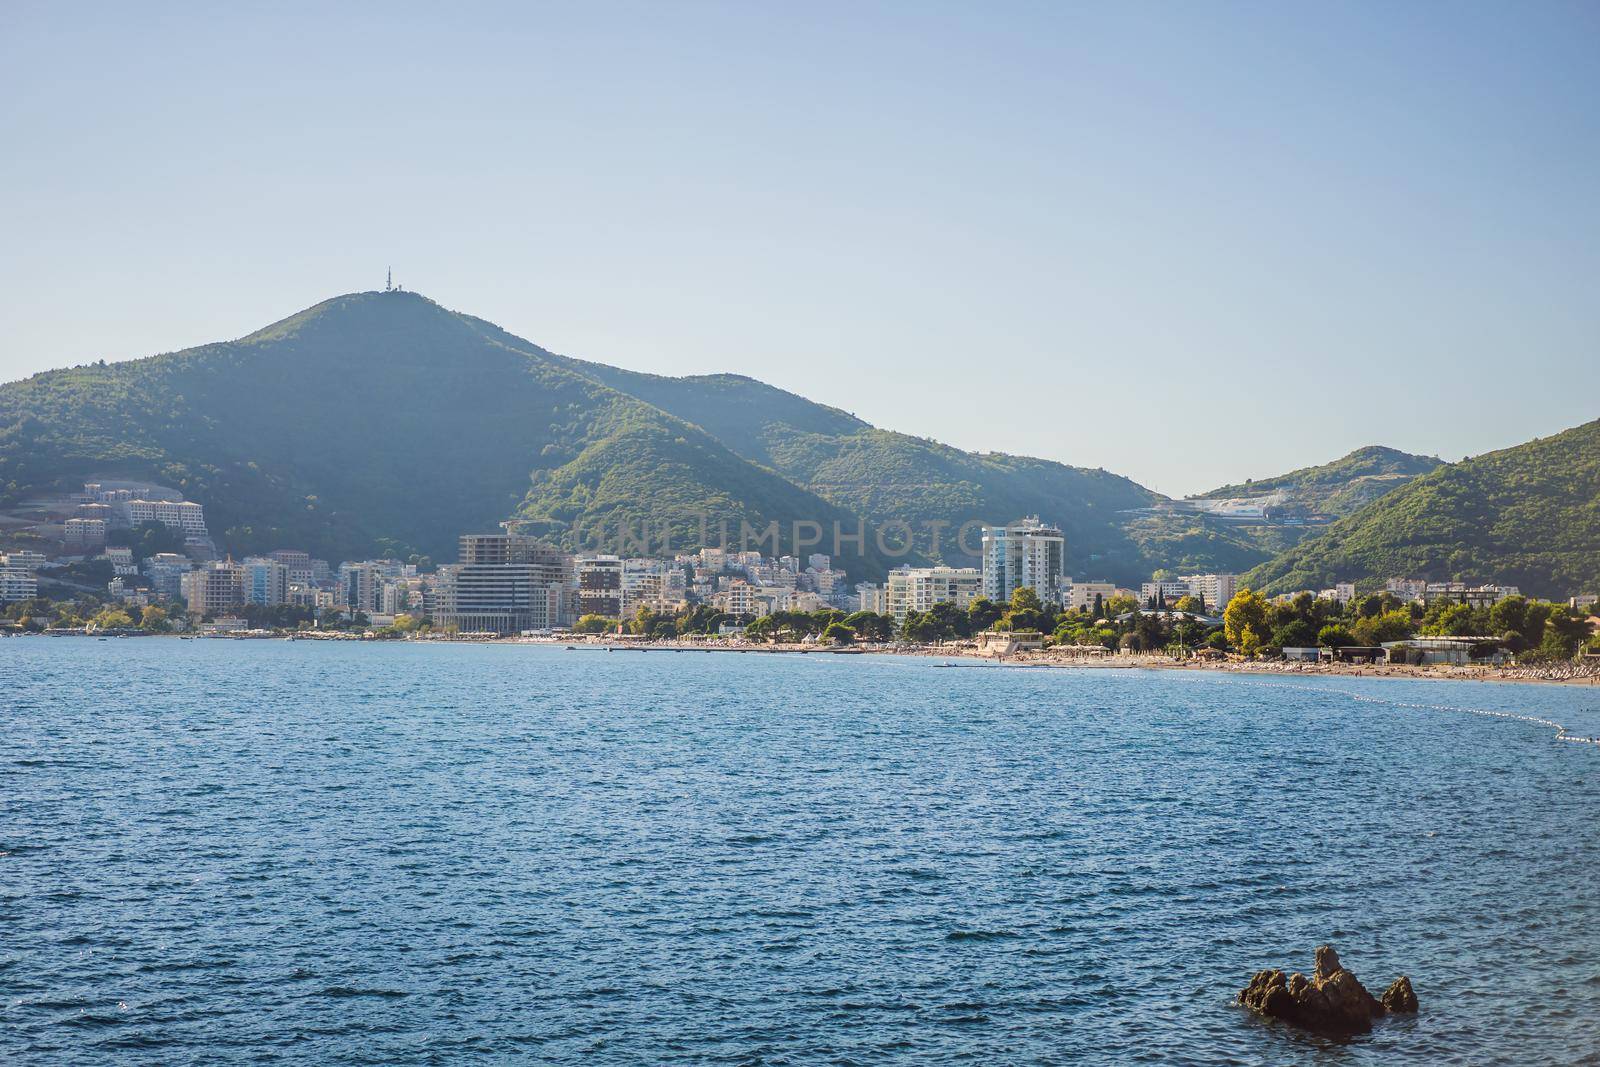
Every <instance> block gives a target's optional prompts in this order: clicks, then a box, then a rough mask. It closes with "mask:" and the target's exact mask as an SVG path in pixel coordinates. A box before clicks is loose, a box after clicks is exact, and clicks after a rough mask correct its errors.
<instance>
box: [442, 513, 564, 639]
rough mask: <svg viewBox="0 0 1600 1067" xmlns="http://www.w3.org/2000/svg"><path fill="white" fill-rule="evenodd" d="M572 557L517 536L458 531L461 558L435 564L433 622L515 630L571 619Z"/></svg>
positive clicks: (465, 628)
mask: <svg viewBox="0 0 1600 1067" xmlns="http://www.w3.org/2000/svg"><path fill="white" fill-rule="evenodd" d="M576 584H577V579H576V572H575V567H574V563H573V559H572V557H571V556H569V555H567V554H566V553H564V552H562V551H560V550H559V549H556V548H554V547H552V546H550V545H547V544H545V543H543V542H541V541H539V540H537V539H535V538H532V537H527V536H524V535H521V534H510V533H504V534H463V535H462V536H461V541H460V562H459V563H456V564H454V565H453V566H447V567H441V568H439V573H438V575H437V576H436V578H435V581H434V591H433V596H434V608H433V624H434V626H435V627H436V628H438V629H442V630H455V631H457V632H460V633H496V634H515V633H521V632H522V631H524V630H549V629H553V628H555V627H558V626H567V625H570V624H571V622H572V618H573V616H572V607H573V604H574V601H575V599H576V598H575V595H574V594H575V592H576Z"/></svg>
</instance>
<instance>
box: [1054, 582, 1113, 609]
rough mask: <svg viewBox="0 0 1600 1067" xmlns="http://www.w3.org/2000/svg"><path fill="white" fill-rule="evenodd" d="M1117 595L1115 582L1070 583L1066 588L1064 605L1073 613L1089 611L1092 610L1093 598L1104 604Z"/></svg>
mask: <svg viewBox="0 0 1600 1067" xmlns="http://www.w3.org/2000/svg"><path fill="white" fill-rule="evenodd" d="M1116 595H1117V586H1116V583H1115V582H1072V583H1071V584H1069V585H1068V586H1067V595H1066V597H1065V598H1064V599H1065V604H1066V606H1067V607H1068V608H1070V609H1071V610H1073V611H1090V610H1093V608H1094V602H1095V598H1096V597H1099V598H1100V603H1101V604H1104V603H1105V602H1106V601H1108V600H1110V599H1111V598H1112V597H1114V596H1116Z"/></svg>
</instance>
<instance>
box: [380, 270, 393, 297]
mask: <svg viewBox="0 0 1600 1067" xmlns="http://www.w3.org/2000/svg"><path fill="white" fill-rule="evenodd" d="M383 291H384V292H386V293H392V292H394V268H393V267H390V268H389V271H388V273H387V274H385V275H384V276H383Z"/></svg>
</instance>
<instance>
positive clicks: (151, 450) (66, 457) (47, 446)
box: [0, 292, 884, 573]
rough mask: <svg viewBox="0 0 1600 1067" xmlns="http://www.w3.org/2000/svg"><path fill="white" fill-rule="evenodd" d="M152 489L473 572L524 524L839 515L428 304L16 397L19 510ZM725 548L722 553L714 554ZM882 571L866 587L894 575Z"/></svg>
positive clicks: (114, 368) (231, 526)
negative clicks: (108, 487) (472, 560)
mask: <svg viewBox="0 0 1600 1067" xmlns="http://www.w3.org/2000/svg"><path fill="white" fill-rule="evenodd" d="M93 478H99V479H112V478H136V479H149V480H152V481H157V482H160V483H163V484H168V485H172V486H175V487H178V488H181V489H182V490H184V492H185V494H186V495H187V496H188V497H189V498H190V499H193V500H199V501H201V502H202V503H204V504H205V505H206V509H207V521H208V523H209V525H210V526H211V528H212V531H213V535H214V536H215V537H216V538H217V540H218V541H219V543H221V544H223V545H225V546H226V547H227V548H228V549H230V550H231V551H234V552H248V551H259V550H265V549H270V548H274V547H281V546H294V547H301V548H305V549H307V550H309V551H312V552H315V553H318V554H323V555H326V556H328V557H329V558H333V559H340V558H351V557H359V556H362V555H366V554H369V553H371V552H375V551H392V552H401V553H404V552H407V551H412V550H415V551H420V552H423V553H427V554H430V555H433V556H434V557H435V558H438V559H444V560H449V559H453V558H455V539H456V537H457V535H458V534H460V533H462V532H464V531H472V530H485V529H494V528H495V525H496V524H497V523H498V522H500V521H501V520H502V519H504V518H506V517H507V516H509V515H512V514H513V513H517V514H521V515H523V516H525V517H527V518H529V519H531V520H535V522H534V525H535V526H536V528H539V529H540V530H541V531H542V532H545V533H547V534H550V535H552V536H553V537H555V538H557V539H559V540H562V541H564V542H566V543H567V544H569V545H571V546H572V547H579V546H580V545H581V544H583V543H584V539H585V538H586V537H589V536H590V535H593V534H595V533H596V532H598V531H602V530H603V531H606V532H607V535H608V536H610V537H612V538H613V539H614V538H615V536H616V531H617V530H618V528H619V526H620V525H621V524H627V525H628V526H629V527H630V528H631V529H634V530H637V529H638V528H639V524H640V523H641V522H643V521H645V520H653V521H655V522H656V524H657V526H656V528H655V529H653V530H652V532H651V536H652V537H653V538H654V539H655V540H656V542H657V543H659V541H660V537H661V535H660V532H659V527H660V525H661V524H662V523H663V522H666V523H668V524H670V525H671V527H672V530H671V532H672V535H673V536H672V544H673V545H674V546H675V547H677V546H683V547H692V546H693V543H698V539H699V537H700V529H701V526H702V525H703V524H702V521H701V516H704V517H705V518H706V520H707V521H706V522H705V523H704V525H707V526H709V528H710V529H711V530H712V531H715V530H717V529H718V528H719V526H720V525H722V524H725V523H731V526H732V534H731V536H733V537H736V536H737V535H738V532H739V523H740V522H741V521H743V522H749V523H751V524H752V526H753V527H755V528H756V529H758V530H764V529H765V527H766V525H767V524H768V523H770V522H778V523H779V524H780V525H781V527H782V528H783V529H785V530H788V529H790V528H791V527H792V524H793V523H794V522H795V521H797V520H808V521H817V522H824V523H827V522H831V521H834V520H837V521H839V522H841V523H845V524H848V523H850V522H853V521H854V516H852V515H850V514H848V513H846V512H843V511H841V510H840V509H839V508H837V507H835V506H834V505H832V504H830V503H828V502H827V501H824V500H822V499H820V498H818V497H816V496H814V495H813V494H811V493H808V492H806V491H805V490H804V489H801V488H800V487H798V486H796V485H794V484H792V483H791V482H789V481H787V480H785V479H784V478H782V477H780V476H778V475H776V474H774V473H773V472H771V471H768V470H765V469H762V468H760V467H758V466H756V465H754V464H751V463H749V462H747V461H745V460H743V459H741V458H740V457H738V456H737V455H735V454H733V453H732V452H731V451H729V450H728V449H727V448H726V447H725V446H723V445H722V444H721V443H719V442H718V441H716V440H715V439H713V438H712V437H711V436H710V435H708V434H706V433H705V432H704V431H702V430H700V429H698V428H696V427H694V426H691V425H690V424H688V423H686V422H684V421H683V420H681V419H678V418H675V417H673V416H672V415H669V414H667V413H666V412H663V411H661V410H660V409H659V408H656V407H654V406H652V405H650V404H648V403H645V402H644V401H642V400H639V399H636V398H634V397H630V396H626V395H624V394H622V393H619V392H617V391H616V390H614V389H611V388H609V387H607V386H605V385H603V384H601V383H600V382H598V381H595V380H594V379H593V378H590V377H587V376H585V375H583V374H580V373H577V372H575V371H574V370H572V369H571V368H569V367H568V366H567V365H565V364H564V363H563V362H561V361H557V360H554V359H547V358H541V356H540V355H539V354H538V351H537V350H535V349H533V348H532V346H526V345H523V346H519V347H517V348H512V347H508V346H507V345H505V344H503V343H501V342H500V341H499V340H497V339H495V338H494V337H492V336H489V335H488V334H486V332H485V331H484V330H482V329H480V328H479V327H478V325H477V324H476V323H475V322H474V321H473V320H470V319H467V318H465V317H463V316H460V315H456V314H454V313H452V312H449V311H446V310H445V309H443V308H441V307H439V306H438V305H437V304H434V303H433V302H432V301H429V300H427V299H425V298H423V297H420V296H417V295H415V294H411V293H398V292H394V293H359V294H353V295H350V296H343V297H338V298H335V299H333V300H329V301H326V302H325V303H322V304H318V305H317V306H316V307H313V308H310V309H308V310H307V311H304V312H302V313H300V314H298V315H295V316H292V317H291V318H288V319H285V320H283V321H282V322H279V323H276V324H274V325H272V326H269V327H267V328H266V329H264V330H261V331H259V332H257V333H254V334H251V335H250V336H248V337H245V338H243V339H241V340H238V341H232V342H227V343H223V344H212V345H205V346H202V347H200V348H194V349H189V350H187V351H183V352H174V353H169V354H166V355H161V356H154V357H151V358H148V359H141V360H134V361H131V362H127V363H114V364H109V365H107V364H97V365H92V366H85V367H77V368H73V369H71V370H61V371H52V372H48V373H44V374H39V375H35V376H34V377H32V378H29V379H27V380H25V381H21V382H14V383H11V384H8V385H5V386H3V387H0V504H6V503H15V502H17V501H19V500H21V499H23V498H25V497H28V496H31V495H37V494H39V493H40V492H43V491H47V490H50V489H67V488H71V487H72V486H74V485H75V484H76V483H78V482H81V481H83V480H85V479H93ZM713 540H714V538H713ZM869 555H871V556H872V558H870V559H869V560H868V561H866V562H865V564H864V566H863V568H862V573H872V572H875V571H881V570H882V569H883V566H884V561H883V560H882V559H881V557H878V556H876V555H875V554H872V553H870V552H869Z"/></svg>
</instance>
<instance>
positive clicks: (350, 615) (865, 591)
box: [0, 482, 1600, 675]
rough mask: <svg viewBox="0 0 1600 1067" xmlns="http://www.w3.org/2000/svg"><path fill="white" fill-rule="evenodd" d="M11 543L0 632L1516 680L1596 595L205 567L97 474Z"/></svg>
mask: <svg viewBox="0 0 1600 1067" xmlns="http://www.w3.org/2000/svg"><path fill="white" fill-rule="evenodd" d="M29 518H30V519H31V520H32V521H31V522H29V523H28V524H26V525H23V524H21V523H18V522H16V521H15V520H13V522H12V525H11V526H10V527H8V528H7V529H6V531H5V533H6V536H7V541H6V543H7V544H10V545H13V546H18V547H11V548H9V549H7V550H5V551H4V552H3V553H0V634H5V635H8V636H10V635H15V636H22V635H29V634H52V635H97V636H134V635H147V634H155V633H178V634H183V635H188V636H224V637H262V636H295V637H306V638H323V639H346V640H348V639H383V638H405V639H412V640H421V639H429V640H440V639H452V640H495V639H520V640H578V639H583V640H586V641H590V642H592V641H596V640H598V641H619V642H625V643H630V644H639V643H641V642H658V643H659V642H670V643H679V644H682V643H685V642H687V643H689V644H694V643H696V642H698V643H700V644H702V645H704V644H708V643H716V644H722V645H728V644H736V645H741V646H748V645H762V646H771V647H776V646H782V647H793V648H800V649H805V648H812V649H827V650H846V649H848V650H860V649H864V648H898V649H901V650H910V649H929V648H933V649H939V650H949V651H965V652H971V653H975V654H978V655H984V656H989V657H996V658H1005V659H1009V660H1012V661H1016V662H1027V661H1030V660H1037V661H1045V662H1049V661H1063V660H1064V661H1070V662H1096V661H1100V662H1109V661H1113V660H1120V661H1129V660H1141V659H1142V660H1143V661H1149V660H1151V659H1155V660H1161V661H1169V662H1170V661H1176V662H1184V663H1207V662H1213V663H1226V662H1229V661H1239V660H1244V661H1249V662H1252V663H1262V662H1277V663H1279V664H1284V665H1290V666H1291V668H1292V669H1306V668H1307V667H1311V666H1320V667H1330V668H1333V669H1337V668H1338V667H1339V666H1340V665H1345V666H1353V667H1362V666H1368V667H1376V666H1410V667H1430V666H1445V667H1470V666H1493V667H1497V668H1513V667H1515V666H1517V665H1519V664H1523V665H1525V664H1544V665H1546V669H1548V666H1549V665H1551V664H1569V665H1571V666H1569V667H1567V668H1564V669H1567V670H1576V671H1578V672H1580V673H1582V674H1584V675H1587V674H1588V673H1590V671H1591V670H1592V667H1593V665H1594V664H1600V636H1597V635H1600V606H1597V602H1600V594H1597V593H1594V592H1579V591H1574V593H1573V595H1571V596H1570V597H1568V598H1567V599H1566V600H1565V601H1556V602H1549V601H1537V600H1533V599H1530V598H1527V597H1524V596H1523V595H1522V594H1521V591H1520V590H1519V589H1517V588H1516V587H1515V586H1510V585H1500V584H1493V583H1488V584H1471V583H1465V582H1459V581H1429V580H1426V579H1423V578H1410V577H1395V578H1391V579H1389V580H1387V581H1386V582H1384V583H1383V585H1382V587H1381V588H1361V587H1358V585H1356V584H1354V583H1347V582H1346V583H1339V584H1337V585H1335V586H1333V587H1332V588H1327V589H1320V590H1300V591H1295V592H1292V593H1287V594H1281V595H1278V596H1275V597H1272V598H1267V597H1265V596H1263V595H1261V594H1260V593H1258V592H1256V591H1254V590H1251V589H1248V588H1246V587H1245V586H1244V585H1243V584H1242V583H1241V580H1240V576H1239V575H1237V574H1225V573H1209V574H1187V575H1180V574H1174V573H1170V572H1157V573H1155V574H1153V575H1151V576H1150V579H1149V580H1148V581H1145V582H1143V583H1141V584H1140V585H1139V587H1138V588H1133V587H1131V586H1122V585H1118V584H1116V583H1114V582H1111V581H1108V580H1095V579H1092V578H1089V579H1082V578H1076V577H1074V576H1072V575H1071V574H1070V573H1069V570H1068V567H1067V558H1068V556H1067V544H1066V538H1065V537H1064V536H1063V533H1062V531H1061V529H1060V528H1059V527H1057V526H1053V525H1051V524H1049V523H1048V522H1046V521H1044V520H1042V519H1041V518H1039V517H1036V516H1034V517H1026V518H1021V519H1018V520H1016V521H1014V522H1011V523H1009V524H1005V525H992V526H987V525H986V526H983V527H982V528H981V554H980V558H979V560H978V562H979V566H968V567H960V566H944V565H937V566H913V565H901V566H898V567H895V568H893V569H890V570H889V571H888V572H887V574H886V577H885V580H884V581H882V582H878V583H874V582H866V581H851V580H850V576H849V575H848V574H847V572H846V571H845V570H844V569H842V568H841V567H840V566H838V564H837V562H836V561H835V559H834V558H833V557H831V556H829V555H827V554H822V553H810V554H808V555H807V556H806V557H805V558H804V559H801V558H798V557H796V556H793V555H778V556H772V555H763V554H762V553H761V552H759V551H749V550H743V549H734V548H701V549H699V550H697V551H694V552H689V553H677V554H673V555H671V556H663V557H644V556H638V557H628V556H622V555H613V554H604V553H571V552H567V551H563V550H561V549H560V548H558V547H555V546H554V545H551V544H549V543H547V542H545V541H543V540H541V539H539V538H537V537H534V536H530V535H527V534H524V533H521V532H519V531H518V524H517V523H516V522H507V523H504V524H502V529H501V530H500V531H499V532H493V533H463V534H462V535H461V537H460V539H459V553H458V558H457V559H456V561H454V562H450V563H439V564H437V565H436V564H434V563H433V561H431V560H428V559H426V558H425V557H415V556H414V557H412V558H410V559H406V560H401V559H394V558H380V559H362V560H346V561H341V562H337V563H333V562H330V561H328V560H324V559H317V558H313V557H312V556H311V555H309V554H308V553H307V552H305V551H302V550H299V549H297V548H292V547H282V548H277V549H273V550H271V551H268V552H265V553H262V554H259V555H247V556H242V557H240V558H237V559H235V558H233V557H232V556H231V555H229V554H225V553H222V552H219V549H218V546H217V544H216V542H215V541H214V540H213V538H212V535H211V533H210V531H209V529H208V527H207V524H206V516H205V509H204V507H203V505H202V504H201V503H199V502H196V501H191V500H186V499H184V498H183V495H182V494H181V493H180V492H179V491H177V490H174V489H171V488H168V487H163V486H159V485H153V484H150V483H136V482H91V483H87V484H85V485H83V487H82V489H81V491H78V492H75V493H71V494H66V495H63V496H62V497H61V498H59V499H54V500H47V501H42V502H38V504H37V505H36V507H35V510H34V512H33V513H32V515H30V516H29Z"/></svg>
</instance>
